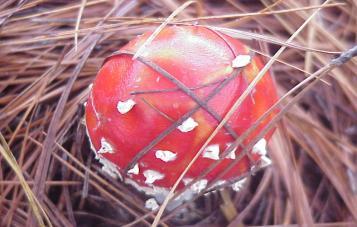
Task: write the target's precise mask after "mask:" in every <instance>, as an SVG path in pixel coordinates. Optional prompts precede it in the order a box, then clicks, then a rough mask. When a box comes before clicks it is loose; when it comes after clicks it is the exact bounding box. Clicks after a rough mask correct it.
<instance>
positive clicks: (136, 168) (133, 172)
mask: <svg viewBox="0 0 357 227" xmlns="http://www.w3.org/2000/svg"><path fill="white" fill-rule="evenodd" d="M139 172H140V170H139V165H138V163H136V164H135V165H134V167H133V168H131V169H129V170H128V173H129V174H135V175H138V174H139Z"/></svg>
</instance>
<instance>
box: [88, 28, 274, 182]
mask: <svg viewBox="0 0 357 227" xmlns="http://www.w3.org/2000/svg"><path fill="white" fill-rule="evenodd" d="M150 35H151V33H145V34H143V35H141V36H139V37H137V38H135V39H134V40H132V41H131V42H129V43H128V44H127V45H125V46H124V47H123V48H121V49H120V51H119V53H116V54H114V55H113V56H111V57H109V58H108V59H107V60H106V62H105V63H104V65H103V67H102V68H101V70H100V71H99V73H98V75H97V77H96V79H95V81H94V85H93V88H92V90H91V93H90V96H89V100H88V102H87V105H86V116H85V119H86V126H87V130H88V134H89V137H90V140H91V143H92V145H93V149H94V150H95V152H96V154H97V157H99V158H100V161H101V162H102V163H104V164H105V166H104V167H105V168H106V169H107V170H109V171H110V172H111V173H113V174H119V171H120V172H123V171H124V170H125V169H126V168H128V167H129V166H130V168H129V171H128V172H127V175H126V176H125V177H126V178H129V179H131V180H132V182H135V184H137V185H138V186H141V187H149V188H150V187H152V186H156V187H162V188H170V187H171V186H173V184H174V183H175V181H176V180H177V178H178V177H179V175H180V174H181V173H182V171H183V170H184V169H185V168H186V166H187V164H188V163H189V162H190V161H191V159H192V158H193V157H194V156H195V154H196V153H197V152H198V150H199V149H200V148H201V146H202V145H203V143H204V142H205V141H206V139H207V138H208V136H209V135H210V133H211V132H212V131H213V130H214V129H215V127H216V126H217V125H218V124H219V119H222V118H223V116H224V115H225V114H226V113H227V112H228V111H229V109H230V108H231V107H232V105H233V103H234V102H235V101H236V100H237V99H238V97H239V96H240V95H241V94H242V93H243V92H244V90H245V89H246V88H247V86H248V85H249V83H250V82H251V81H252V80H253V79H254V77H255V76H256V75H257V74H258V72H259V70H260V69H261V68H262V67H263V64H262V61H261V60H260V58H259V57H258V56H252V55H251V53H250V51H249V48H248V47H247V46H245V45H243V44H242V43H241V42H239V41H237V40H236V39H233V38H231V37H229V36H227V35H224V34H220V33H218V32H215V31H212V30H210V29H208V28H204V27H199V26H172V27H166V28H164V29H163V30H162V31H161V32H160V33H159V34H158V36H157V37H155V39H154V40H153V41H152V43H150V45H148V46H147V47H146V49H145V50H144V52H143V54H142V55H141V57H139V58H137V59H135V60H133V55H132V54H133V53H136V51H137V50H138V48H140V47H141V46H142V45H143V43H144V42H145V41H146V40H147V38H148V37H149V36H150ZM160 70H161V71H160ZM162 70H164V73H163V71H162ZM235 72H239V74H238V76H236V77H233V76H234V74H235ZM165 73H166V74H165ZM170 76H172V78H170ZM229 79H230V80H229ZM224 81H227V83H226V85H225V86H224V87H223V88H222V89H221V90H219V92H216V93H217V94H215V95H214V96H213V97H212V98H211V99H209V101H208V102H207V98H208V97H209V96H210V95H212V94H213V93H214V92H215V89H218V87H219V86H220V85H222V84H223V83H224ZM185 88H187V89H188V91H189V92H190V93H188V92H187V91H184V89H185ZM197 100H198V101H199V102H202V103H206V105H205V107H200V108H197V106H198V104H197ZM276 100H277V95H276V88H275V85H274V83H273V80H272V78H271V76H270V75H269V73H267V74H266V75H265V76H264V77H263V78H262V80H261V81H260V82H259V83H258V84H257V86H256V87H255V89H254V90H253V92H252V93H251V95H250V96H248V97H247V98H246V100H245V101H244V102H243V103H242V105H241V106H240V107H239V108H238V109H237V111H236V112H235V113H234V114H233V116H232V117H231V118H230V120H229V121H228V127H226V128H222V129H221V130H220V132H219V133H218V134H217V136H215V138H214V139H213V140H212V141H211V143H210V144H209V145H208V146H207V148H206V150H205V151H204V152H203V154H202V155H201V156H200V157H199V158H198V160H197V161H196V162H195V163H194V165H193V166H192V168H191V169H190V170H189V171H188V173H187V174H186V176H185V178H184V182H188V181H190V180H191V179H194V178H196V177H197V176H199V175H200V174H201V173H202V171H203V170H205V169H206V168H207V167H208V166H210V165H211V164H212V163H214V162H215V161H216V160H217V159H219V155H220V154H221V153H222V152H223V151H224V150H225V149H226V148H227V146H228V145H229V144H231V143H232V142H233V141H234V140H235V138H236V137H234V135H232V134H235V136H238V135H241V134H242V133H243V132H244V131H245V130H247V129H248V128H249V127H250V126H251V125H252V124H253V123H254V122H255V121H256V120H257V119H258V118H259V117H260V116H261V115H262V114H263V113H264V112H265V111H267V110H268V109H269V107H271V106H272V105H273V104H274V102H276ZM195 108H196V111H193V114H192V115H191V116H189V117H188V118H187V117H186V118H185V119H183V118H182V117H183V116H187V113H189V112H190V111H192V110H193V109H195ZM274 114H275V113H272V114H271V116H270V117H268V118H267V119H266V120H265V121H263V122H262V123H261V124H260V126H259V127H258V129H257V130H255V131H254V132H253V133H252V134H251V135H250V137H249V138H248V139H246V140H245V141H244V144H247V143H249V141H251V140H252V139H254V138H255V136H256V134H257V133H259V131H260V129H261V128H262V127H263V126H264V125H266V124H267V123H268V122H269V120H270V119H271V118H272V117H273V116H274ZM179 120H181V121H182V120H184V121H183V122H181V123H180V124H179V125H176V127H173V125H174V124H175V122H176V121H179ZM170 127H171V129H172V130H171V131H169V133H167V130H168V129H169V128H170ZM172 127H173V128H172ZM165 132H166V133H165ZM159 135H164V136H163V138H161V140H158V139H157V137H158V136H159ZM268 137H269V136H267V135H266V136H265V138H264V139H262V140H260V141H259V142H258V144H257V145H256V146H255V148H253V152H252V157H253V159H255V160H258V159H259V158H260V157H261V156H265V154H264V152H263V153H262V152H261V151H262V149H264V146H265V145H266V140H268ZM153 141H154V142H157V143H154V146H151V147H150V146H149V145H150V144H152V143H153ZM148 146H149V147H148ZM145 148H150V149H146V153H145V155H143V156H142V157H139V158H138V160H137V161H136V162H135V163H133V162H132V161H133V159H134V157H136V156H138V153H139V152H140V151H142V150H143V149H145ZM239 152H241V150H240V149H238V150H236V151H234V152H232V153H231V154H230V155H229V156H228V157H226V158H225V159H223V160H222V161H221V163H220V164H219V165H218V166H217V167H216V168H214V169H213V171H211V172H209V173H208V175H207V176H206V177H205V179H206V180H204V181H201V186H202V187H204V186H205V185H206V183H207V182H209V181H210V180H212V179H214V178H215V177H216V176H217V175H218V174H219V173H221V172H222V171H223V170H224V169H226V168H227V166H228V165H229V164H230V163H231V162H232V161H234V159H235V157H236V156H238V154H239ZM257 153H258V154H257ZM130 164H131V165H130ZM250 168H251V166H250V162H249V160H248V158H247V157H246V156H245V157H244V158H243V159H242V160H240V161H239V162H238V163H237V164H236V165H235V166H234V167H233V168H232V169H231V171H229V172H228V173H227V174H226V175H224V176H223V178H222V179H221V180H229V179H232V178H236V177H238V176H240V175H242V173H245V172H247V171H249V169H250ZM124 172H125V171H124ZM183 186H184V184H181V185H180V187H183Z"/></svg>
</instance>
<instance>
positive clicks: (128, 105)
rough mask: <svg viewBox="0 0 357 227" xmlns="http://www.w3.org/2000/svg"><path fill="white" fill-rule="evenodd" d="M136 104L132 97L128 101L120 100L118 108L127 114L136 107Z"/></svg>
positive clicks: (120, 111)
mask: <svg viewBox="0 0 357 227" xmlns="http://www.w3.org/2000/svg"><path fill="white" fill-rule="evenodd" d="M135 104H136V102H135V101H134V100H132V99H128V100H126V101H119V102H118V104H117V109H118V111H119V113H121V114H126V113H127V112H129V111H130V110H131V109H132V108H133V107H134V105H135Z"/></svg>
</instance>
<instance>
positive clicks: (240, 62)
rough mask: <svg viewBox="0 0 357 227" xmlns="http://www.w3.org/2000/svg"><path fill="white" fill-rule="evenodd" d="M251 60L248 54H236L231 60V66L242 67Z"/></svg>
mask: <svg viewBox="0 0 357 227" xmlns="http://www.w3.org/2000/svg"><path fill="white" fill-rule="evenodd" d="M250 61H251V57H250V55H238V56H237V57H236V58H235V59H234V60H233V61H232V67H233V68H242V67H244V66H246V65H248V64H249V63H250Z"/></svg>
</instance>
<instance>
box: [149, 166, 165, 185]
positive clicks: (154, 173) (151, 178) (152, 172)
mask: <svg viewBox="0 0 357 227" xmlns="http://www.w3.org/2000/svg"><path fill="white" fill-rule="evenodd" d="M144 176H145V178H146V180H145V183H146V184H152V183H154V182H155V181H157V180H161V179H164V177H165V175H164V174H162V173H159V172H157V171H155V170H150V169H149V170H145V171H144Z"/></svg>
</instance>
